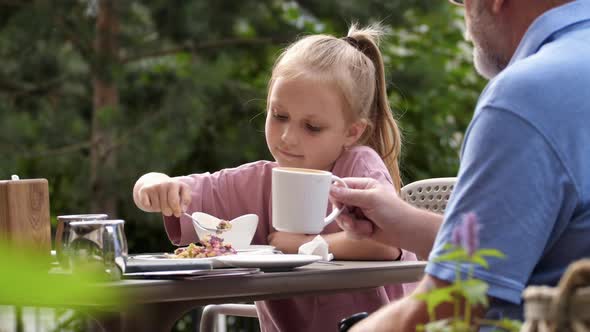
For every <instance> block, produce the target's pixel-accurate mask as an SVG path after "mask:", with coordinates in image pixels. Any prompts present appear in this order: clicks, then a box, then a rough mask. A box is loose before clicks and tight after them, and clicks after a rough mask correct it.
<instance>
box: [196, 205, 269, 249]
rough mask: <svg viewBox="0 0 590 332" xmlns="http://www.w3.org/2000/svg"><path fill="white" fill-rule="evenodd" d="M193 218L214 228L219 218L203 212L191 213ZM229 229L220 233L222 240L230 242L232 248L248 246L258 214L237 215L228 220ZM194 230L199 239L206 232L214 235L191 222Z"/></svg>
mask: <svg viewBox="0 0 590 332" xmlns="http://www.w3.org/2000/svg"><path fill="white" fill-rule="evenodd" d="M192 216H193V218H195V219H197V220H198V221H199V222H200V223H201V224H203V225H204V226H207V227H211V228H215V227H216V226H217V224H219V218H217V217H214V216H212V215H210V214H207V213H204V212H195V213H193V214H192ZM229 223H230V224H231V229H229V230H227V231H225V232H223V233H221V235H220V237H221V238H223V241H224V242H226V243H230V244H231V245H232V247H234V249H246V248H248V247H249V246H250V243H251V242H252V238H253V237H254V233H256V227H257V226H258V216H257V215H255V214H245V215H243V216H239V217H237V218H235V219H233V220H231V221H230V222H229ZM193 227H194V228H195V232H197V235H198V236H199V239H201V238H203V237H204V236H205V235H207V234H211V235H215V232H210V231H206V230H204V229H202V228H200V227H199V226H197V225H195V223H194V222H193Z"/></svg>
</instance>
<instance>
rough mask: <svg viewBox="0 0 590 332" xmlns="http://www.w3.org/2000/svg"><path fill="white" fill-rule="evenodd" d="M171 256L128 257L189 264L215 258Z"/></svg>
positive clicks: (146, 255)
mask: <svg viewBox="0 0 590 332" xmlns="http://www.w3.org/2000/svg"><path fill="white" fill-rule="evenodd" d="M172 255H173V254H145V255H130V257H129V258H131V259H134V260H149V261H154V260H158V261H160V260H168V261H177V262H185V263H190V262H195V263H197V262H206V261H212V260H213V259H215V257H205V258H174V257H172Z"/></svg>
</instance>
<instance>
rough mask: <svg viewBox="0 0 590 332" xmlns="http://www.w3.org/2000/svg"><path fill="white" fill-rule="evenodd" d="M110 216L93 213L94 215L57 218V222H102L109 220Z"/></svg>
mask: <svg viewBox="0 0 590 332" xmlns="http://www.w3.org/2000/svg"><path fill="white" fill-rule="evenodd" d="M108 217H109V216H108V215H107V214H104V213H93V214H65V215H61V216H57V220H68V221H70V220H73V221H77V220H80V221H81V220H101V219H107V218H108Z"/></svg>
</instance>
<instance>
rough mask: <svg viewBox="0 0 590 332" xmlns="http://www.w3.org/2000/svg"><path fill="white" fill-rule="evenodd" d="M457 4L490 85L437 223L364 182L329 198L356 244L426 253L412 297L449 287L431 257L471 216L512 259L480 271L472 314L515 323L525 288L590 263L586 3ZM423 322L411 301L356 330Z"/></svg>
mask: <svg viewBox="0 0 590 332" xmlns="http://www.w3.org/2000/svg"><path fill="white" fill-rule="evenodd" d="M457 1H458V0H455V1H454V2H457ZM459 4H461V5H464V6H465V21H466V25H467V32H468V35H469V36H470V39H471V40H472V41H473V43H474V60H475V66H476V69H477V70H478V72H480V73H481V74H482V75H483V76H485V77H487V78H490V79H491V80H490V82H489V84H488V86H487V87H486V88H485V90H484V91H483V92H482V94H481V96H480V98H479V101H478V103H477V107H476V109H475V113H474V116H473V119H472V121H471V124H470V125H469V128H468V130H467V133H466V135H465V140H464V142H463V147H462V153H461V166H460V170H459V175H458V182H457V184H456V186H455V189H454V192H453V194H452V196H451V199H450V201H449V204H448V206H447V209H446V213H445V216H444V222H443V221H442V218H441V217H439V216H437V215H434V214H431V213H428V212H425V211H423V210H418V209H416V208H413V207H411V206H409V205H407V204H405V203H404V202H403V201H402V200H401V199H400V198H399V197H397V195H395V194H394V193H391V192H387V191H386V190H385V189H384V188H383V187H380V186H379V185H378V184H376V183H374V182H371V181H370V180H361V179H348V180H347V182H348V184H349V186H350V187H351V189H344V188H335V189H333V191H332V193H331V194H332V199H333V200H334V201H336V202H340V203H343V204H346V205H347V206H349V207H350V206H354V207H357V208H360V209H361V210H362V212H363V214H359V213H358V212H357V213H355V214H354V215H353V214H345V215H342V216H341V217H340V218H339V220H338V222H339V224H340V225H341V227H342V228H343V229H344V230H346V231H347V232H348V233H349V234H350V235H351V236H355V237H372V238H373V239H377V240H379V241H382V242H384V243H389V244H391V245H394V246H400V247H402V248H405V249H409V250H412V251H414V252H416V253H418V254H420V255H422V256H423V257H426V256H427V255H428V254H429V260H430V262H429V263H428V266H427V268H426V276H425V277H424V280H423V281H422V282H421V284H420V285H419V286H418V289H417V292H421V291H424V290H426V289H428V288H432V287H442V286H446V285H448V284H449V283H450V282H452V281H453V280H454V278H455V270H454V267H453V266H451V265H448V264H444V263H434V262H433V259H434V258H436V257H439V256H440V255H441V253H442V252H443V245H444V244H445V243H448V242H451V237H452V231H453V228H454V227H455V226H456V225H457V224H458V223H460V222H461V220H462V218H463V216H464V215H465V214H466V213H470V212H473V213H475V215H477V217H478V219H479V222H480V224H481V225H482V229H481V231H480V233H479V234H480V247H484V248H496V249H498V250H500V251H502V252H503V253H504V254H506V256H507V257H506V259H491V260H490V261H489V263H490V267H489V269H483V268H480V267H477V268H475V271H474V276H475V277H476V278H479V279H481V280H484V281H486V282H487V283H488V284H489V286H490V288H489V291H488V296H489V298H490V302H491V305H490V308H489V309H488V310H487V311H485V312H484V311H483V310H480V311H478V312H476V315H477V316H478V317H483V316H487V317H489V318H494V319H498V318H513V319H522V318H523V317H522V303H521V293H522V291H523V289H524V288H525V287H527V286H529V285H555V284H556V283H557V282H558V280H559V279H560V277H561V275H562V274H563V272H564V271H565V269H566V267H567V266H568V265H569V264H570V263H571V262H573V261H575V260H578V259H581V258H583V257H590V0H578V1H558V0H464V1H460V2H459ZM359 215H362V216H363V217H362V218H359ZM441 222H442V224H441ZM439 225H440V229H439ZM417 230H418V231H417ZM437 230H438V233H437ZM434 234H436V240H435V241H434V245H432V239H433V238H434ZM431 248H432V250H431ZM465 270H466V268H465V269H464V271H465ZM439 309H440V311H438V312H437V318H439V319H440V318H444V317H449V316H450V315H452V313H453V308H452V305H451V304H444V305H441V306H440V308H439ZM427 321H428V315H427V313H426V308H425V305H424V303H422V302H420V301H418V300H415V299H413V298H409V297H407V298H405V299H403V300H400V301H398V302H396V303H393V304H391V305H389V306H387V307H385V308H383V309H381V310H380V311H378V312H376V313H375V314H373V315H371V316H369V317H368V318H366V319H364V320H362V321H361V322H360V323H358V324H356V325H355V326H354V327H353V330H354V331H413V329H414V327H415V326H416V324H419V323H425V322H427Z"/></svg>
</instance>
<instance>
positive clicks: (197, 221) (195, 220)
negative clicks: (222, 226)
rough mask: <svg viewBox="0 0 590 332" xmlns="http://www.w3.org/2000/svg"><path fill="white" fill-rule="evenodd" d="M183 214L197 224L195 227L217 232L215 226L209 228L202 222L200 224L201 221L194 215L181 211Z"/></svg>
mask: <svg viewBox="0 0 590 332" xmlns="http://www.w3.org/2000/svg"><path fill="white" fill-rule="evenodd" d="M183 214H184V215H185V216H187V217H189V218H191V219H192V221H193V223H195V225H197V227H199V228H200V229H202V230H204V231H209V232H214V233H217V228H211V227H207V226H205V225H203V224H201V222H199V220H197V219H196V218H195V217H193V216H192V215H190V214H188V213H186V212H183Z"/></svg>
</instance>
